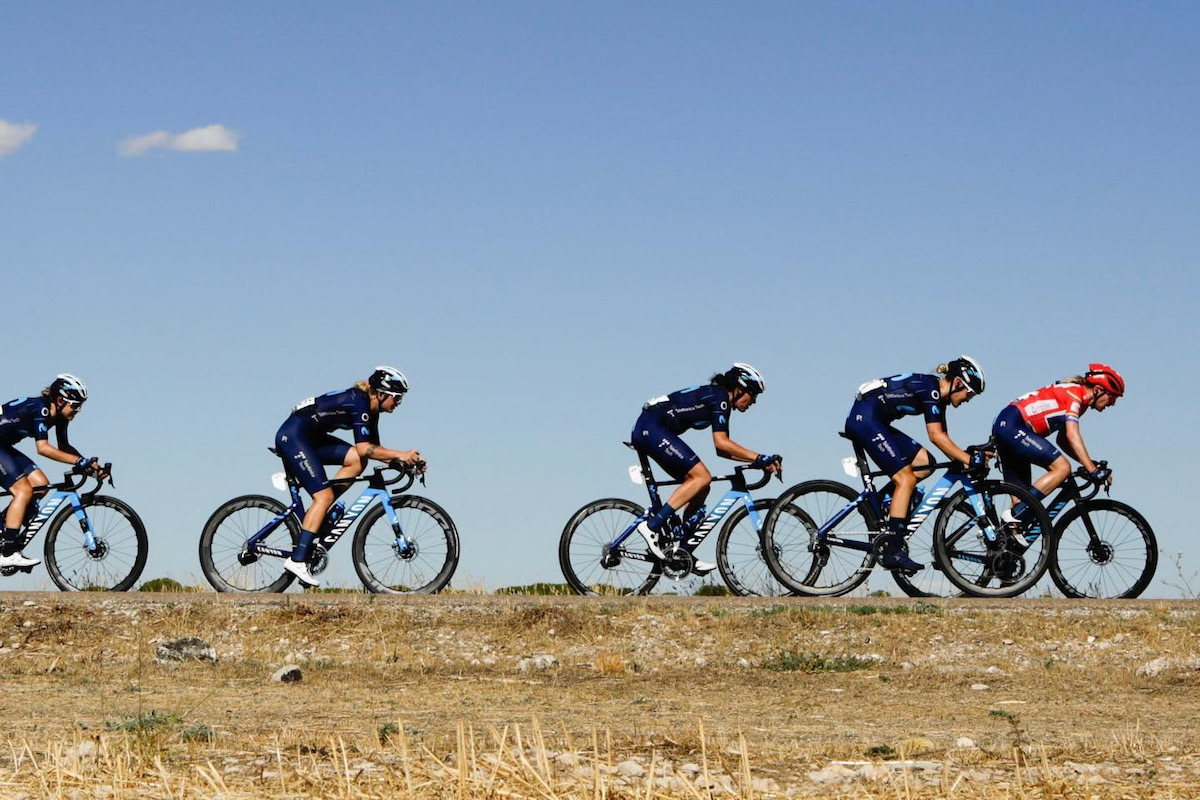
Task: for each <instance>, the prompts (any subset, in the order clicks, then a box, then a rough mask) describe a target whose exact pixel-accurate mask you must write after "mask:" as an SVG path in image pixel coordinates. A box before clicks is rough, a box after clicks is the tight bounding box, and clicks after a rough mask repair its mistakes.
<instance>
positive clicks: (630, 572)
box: [558, 497, 662, 595]
mask: <svg viewBox="0 0 1200 800" xmlns="http://www.w3.org/2000/svg"><path fill="white" fill-rule="evenodd" d="M645 513H646V511H645V509H643V508H642V507H641V506H639V505H638V504H636V503H632V502H630V501H628V500H623V499H621V498H616V497H610V498H606V499H604V500H596V501H594V502H592V503H588V504H587V505H586V506H584V507H583V508H581V509H579V510H578V511H576V512H575V513H574V514H572V515H571V518H570V519H569V520H568V521H567V524H566V527H564V528H563V532H562V536H561V537H559V540H558V564H559V566H560V567H561V568H562V573H563V577H564V578H566V580H567V584H568V585H569V586H570V587H571V589H572V591H574V592H575V593H576V594H593V595H632V594H646V593H648V592H649V591H650V590H651V589H653V588H654V585H655V584H656V583H658V579H659V576H660V575H661V574H662V573H661V567H660V565H659V564H658V562H657V561H654V560H653V559H651V560H648V561H642V560H634V559H627V558H619V556H618V558H619V560H618V561H617V563H616V564H614V565H613V566H611V567H605V566H604V565H603V564H602V563H601V558H602V557H603V556H604V554H605V553H604V550H605V548H606V547H607V546H608V545H610V544H612V542H613V541H614V540H615V539H616V538H617V537H618V536H620V535H621V534H622V533H624V532H625V530H626V529H628V528H629V527H630V526H631V525H633V524H634V523H635V522H637V520H638V519H639V518H641V517H643V516H645ZM633 535H634V536H636V534H633ZM627 541H628V540H627ZM639 545H643V546H644V543H643V542H641V537H638V539H637V541H636V542H635V546H639ZM639 552H640V550H639Z"/></svg>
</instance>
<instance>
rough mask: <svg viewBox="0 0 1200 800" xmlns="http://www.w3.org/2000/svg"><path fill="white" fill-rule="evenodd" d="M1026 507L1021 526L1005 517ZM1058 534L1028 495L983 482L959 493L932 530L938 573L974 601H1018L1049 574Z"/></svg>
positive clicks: (997, 483)
mask: <svg viewBox="0 0 1200 800" xmlns="http://www.w3.org/2000/svg"><path fill="white" fill-rule="evenodd" d="M1018 503H1024V505H1025V509H1026V510H1025V511H1024V512H1022V521H1020V522H1015V523H1005V522H1004V513H1005V512H1006V511H1011V510H1012V509H1013V508H1014V507H1015V506H1016V505H1017V504H1018ZM1053 538H1054V533H1053V529H1052V527H1051V525H1050V518H1049V517H1048V516H1047V514H1046V509H1045V508H1044V507H1043V506H1042V504H1041V503H1039V502H1038V501H1037V500H1035V499H1034V497H1033V495H1031V494H1030V493H1029V491H1028V490H1027V489H1024V488H1022V487H1020V486H1016V485H1014V484H1011V483H1004V482H1002V481H981V482H979V483H978V484H975V485H974V487H973V495H972V494H969V493H968V489H967V487H965V486H964V487H963V489H962V490H960V491H959V492H957V493H955V494H954V496H952V497H951V498H950V499H949V500H947V501H946V502H945V504H944V505H943V506H942V510H941V511H940V512H939V513H938V517H937V521H936V522H935V523H934V527H933V550H934V557H935V559H936V560H937V564H936V566H937V569H939V570H941V572H942V574H943V575H945V577H946V579H947V580H949V581H950V582H951V583H952V584H954V585H955V586H956V587H958V588H959V589H961V590H962V591H963V592H964V593H965V594H968V595H971V596H972V597H1016V596H1017V595H1019V594H1021V593H1022V592H1025V591H1027V590H1028V589H1030V588H1031V587H1032V586H1033V585H1034V584H1035V583H1037V582H1038V581H1039V580H1040V579H1041V577H1042V576H1043V575H1044V574H1046V569H1047V567H1048V566H1049V564H1050V549H1051V545H1052V543H1053Z"/></svg>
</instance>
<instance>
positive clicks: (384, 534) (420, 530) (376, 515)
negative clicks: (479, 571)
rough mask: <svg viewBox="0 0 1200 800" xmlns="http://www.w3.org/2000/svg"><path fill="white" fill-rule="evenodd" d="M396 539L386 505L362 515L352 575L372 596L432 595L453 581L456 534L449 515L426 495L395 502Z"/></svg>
mask: <svg viewBox="0 0 1200 800" xmlns="http://www.w3.org/2000/svg"><path fill="white" fill-rule="evenodd" d="M389 502H392V503H393V504H394V505H393V508H395V509H396V522H397V524H398V525H399V526H400V530H401V531H402V532H403V534H404V538H403V540H401V539H398V538H397V536H396V531H395V530H394V529H393V528H392V525H391V522H390V521H389V520H388V518H387V516H385V514H384V510H383V506H380V505H376V506H373V507H372V508H371V510H369V511H368V512H367V513H366V514H364V515H363V518H362V521H360V522H359V523H358V527H357V528H356V529H355V531H354V544H353V546H352V547H351V551H352V558H353V561H354V571H355V572H357V573H358V577H359V579H361V580H362V582H363V585H364V586H366V587H367V589H369V590H370V591H372V592H381V593H384V594H413V593H415V594H433V593H434V592H439V591H441V590H442V589H444V588H445V587H446V584H448V583H450V578H451V577H452V576H453V575H454V570H455V568H456V567H458V531H457V530H456V529H455V527H454V523H453V522H452V521H451V519H450V515H449V514H447V513H446V512H445V510H444V509H442V507H441V506H439V505H438V504H437V503H435V502H433V501H432V500H428V499H426V498H424V497H416V496H414V495H402V496H400V497H395V498H392V499H391V500H390V501H389Z"/></svg>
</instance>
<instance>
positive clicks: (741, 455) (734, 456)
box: [712, 431, 758, 463]
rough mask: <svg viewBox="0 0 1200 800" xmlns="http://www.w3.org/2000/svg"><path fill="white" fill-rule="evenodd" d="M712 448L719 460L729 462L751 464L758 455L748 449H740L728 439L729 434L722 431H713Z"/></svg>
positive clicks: (738, 445) (739, 446)
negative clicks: (725, 459) (722, 459)
mask: <svg viewBox="0 0 1200 800" xmlns="http://www.w3.org/2000/svg"><path fill="white" fill-rule="evenodd" d="M712 436H713V447H715V448H716V449H717V455H719V456H720V457H721V458H728V459H729V460H731V461H745V462H747V463H749V462H753V461H754V459H756V458H758V453H756V452H754V451H753V450H750V449H748V448H745V447H742V446H741V445H740V444H738V443H737V442H735V441H733V440H732V439H730V438H729V434H728V433H725V432H724V431H713V435H712Z"/></svg>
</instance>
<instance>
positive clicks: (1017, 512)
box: [1012, 486, 1046, 522]
mask: <svg viewBox="0 0 1200 800" xmlns="http://www.w3.org/2000/svg"><path fill="white" fill-rule="evenodd" d="M1029 493H1030V494H1031V495H1033V499H1034V500H1037V501H1038V502H1039V503H1040V502H1041V501H1042V500H1044V499H1046V495H1044V494H1042V492H1041V491H1040V490H1039V489H1035V488H1033V487H1032V486H1031V487H1029ZM1028 510H1029V508H1028V507H1027V506H1026V505H1025V502H1024V501H1021V502H1019V503H1017V504H1016V505H1015V506H1013V510H1012V514H1013V516H1014V517H1016V518H1017V519H1019V520H1021V521H1022V522H1028V520H1027V519H1026V518H1025V512H1026V511H1028Z"/></svg>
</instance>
